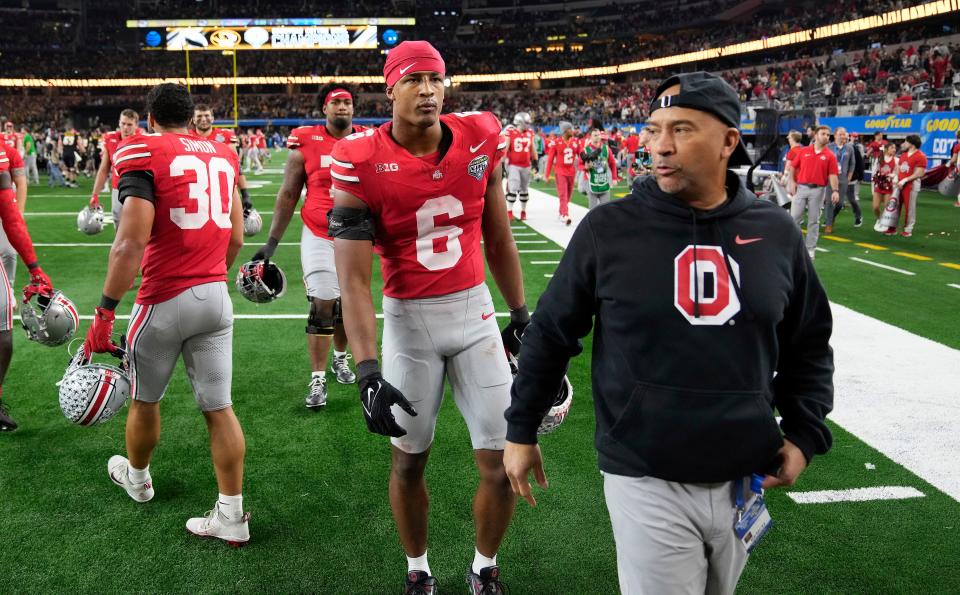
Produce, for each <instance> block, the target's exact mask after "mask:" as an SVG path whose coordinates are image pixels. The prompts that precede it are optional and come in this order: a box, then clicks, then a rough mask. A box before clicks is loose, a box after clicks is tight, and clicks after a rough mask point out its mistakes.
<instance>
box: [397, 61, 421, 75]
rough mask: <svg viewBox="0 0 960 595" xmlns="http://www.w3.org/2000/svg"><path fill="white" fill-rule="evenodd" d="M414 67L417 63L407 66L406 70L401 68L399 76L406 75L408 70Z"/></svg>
mask: <svg viewBox="0 0 960 595" xmlns="http://www.w3.org/2000/svg"><path fill="white" fill-rule="evenodd" d="M416 65H417V63H416V62H414V63H413V64H411V65H409V66H407V67H406V68H401V69H400V74H401V75H404V74H406V73H407V71H408V70H410V69H411V68H413V67H414V66H416Z"/></svg>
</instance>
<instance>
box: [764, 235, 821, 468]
mask: <svg viewBox="0 0 960 595" xmlns="http://www.w3.org/2000/svg"><path fill="white" fill-rule="evenodd" d="M803 250H804V246H803V240H799V242H798V244H797V252H796V254H795V257H794V263H795V264H794V267H795V272H794V286H793V294H792V295H791V296H790V304H789V305H788V306H787V311H786V313H785V315H784V317H783V320H782V321H780V325H779V326H778V327H777V339H778V342H779V344H780V356H779V362H778V364H777V376H776V378H774V380H773V393H774V403H775V404H776V406H777V409H778V410H779V411H780V415H781V416H782V418H783V419H782V421H781V422H780V428H781V429H782V430H783V433H784V435H785V437H786V439H787V440H789V441H790V442H793V443H794V444H796V445H797V447H798V448H799V449H800V450H801V451H803V455H804V456H805V457H806V458H807V461H808V462H809V461H810V459H812V458H813V455H814V454H823V453H825V452H827V451H828V450H829V449H830V446H831V444H832V443H833V436H832V435H831V433H830V428H829V427H828V426H827V424H826V421H825V419H826V417H827V414H828V413H830V411H831V410H832V409H833V369H834V368H833V349H832V348H831V347H830V335H831V333H832V332H833V315H832V314H831V312H830V302H829V301H828V300H827V294H826V292H825V291H824V290H823V286H822V285H821V284H820V279H819V278H818V277H817V273H816V271H815V270H814V268H813V265H812V263H811V262H810V259H809V258H807V257H806V255H805V254H804V253H803Z"/></svg>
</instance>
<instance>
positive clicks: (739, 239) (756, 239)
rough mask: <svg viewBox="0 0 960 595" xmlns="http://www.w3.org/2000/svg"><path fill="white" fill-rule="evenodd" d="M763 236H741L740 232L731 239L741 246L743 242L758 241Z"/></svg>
mask: <svg viewBox="0 0 960 595" xmlns="http://www.w3.org/2000/svg"><path fill="white" fill-rule="evenodd" d="M762 239H763V238H741V237H740V234H737V237H735V238H734V239H733V241H734V242H736V243H737V244H738V245H740V246H743V245H744V244H752V243H754V242H759V241H760V240H762Z"/></svg>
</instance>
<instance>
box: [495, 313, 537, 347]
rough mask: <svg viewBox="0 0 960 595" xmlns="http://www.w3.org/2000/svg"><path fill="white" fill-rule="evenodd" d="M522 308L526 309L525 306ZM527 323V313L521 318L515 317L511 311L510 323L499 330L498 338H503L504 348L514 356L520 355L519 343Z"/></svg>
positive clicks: (528, 322) (528, 320)
mask: <svg viewBox="0 0 960 595" xmlns="http://www.w3.org/2000/svg"><path fill="white" fill-rule="evenodd" d="M524 310H526V308H524ZM528 324H530V316H529V315H527V317H526V319H525V320H524V319H523V318H515V317H514V316H513V313H512V312H511V315H510V324H508V325H507V326H506V328H504V329H503V330H502V331H500V338H501V339H502V340H503V347H504V349H506V350H507V353H509V354H511V355H512V356H514V357H517V356H518V355H520V343H521V340H522V338H523V331H525V330H527V325H528Z"/></svg>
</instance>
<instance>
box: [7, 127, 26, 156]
mask: <svg viewBox="0 0 960 595" xmlns="http://www.w3.org/2000/svg"><path fill="white" fill-rule="evenodd" d="M3 145H4V147H6V148H7V149H11V150H13V151H16V152H17V153H18V154H19V155H20V156H21V157H23V133H20V132H17V130H16V126H14V125H13V122H11V121H9V120H8V121H6V122H5V123H4V124H3Z"/></svg>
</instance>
